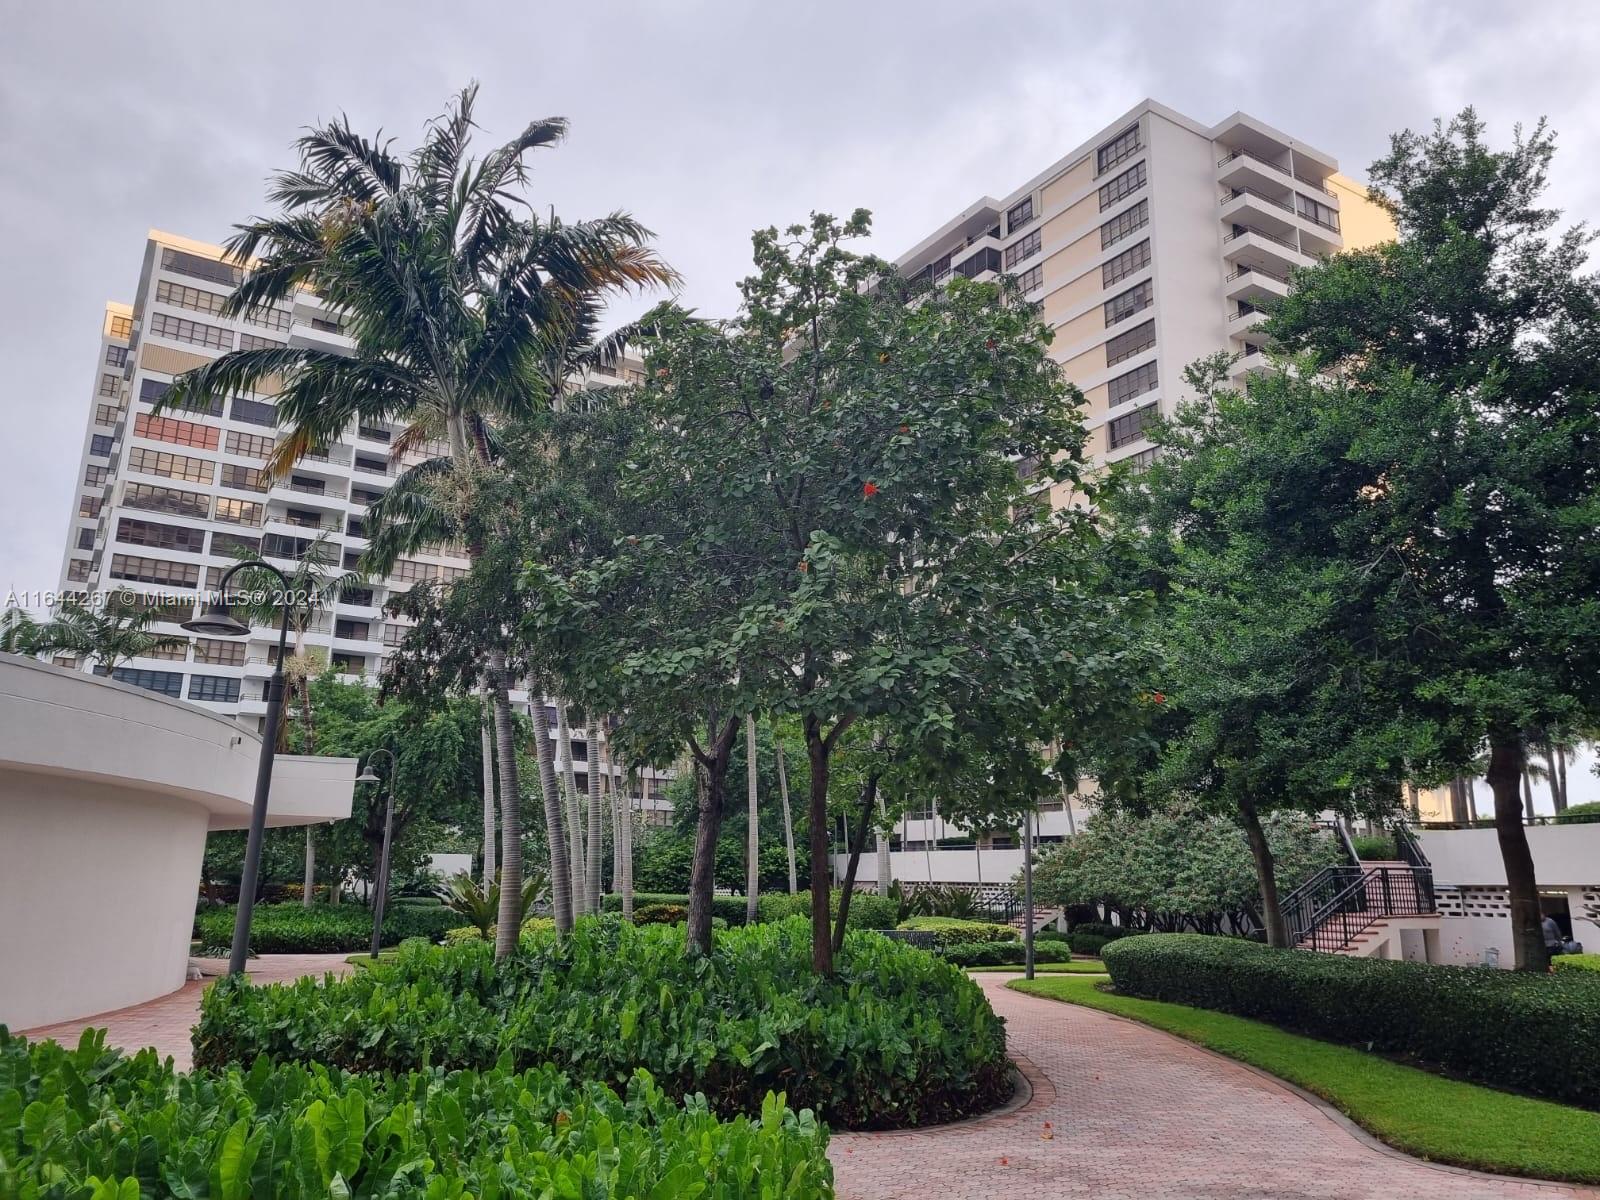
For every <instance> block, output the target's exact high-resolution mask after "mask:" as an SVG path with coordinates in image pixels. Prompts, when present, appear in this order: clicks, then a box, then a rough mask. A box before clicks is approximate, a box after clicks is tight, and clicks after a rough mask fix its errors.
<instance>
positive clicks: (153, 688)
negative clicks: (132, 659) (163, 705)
mask: <svg viewBox="0 0 1600 1200" xmlns="http://www.w3.org/2000/svg"><path fill="white" fill-rule="evenodd" d="M96 673H97V674H98V673H99V672H96ZM111 678H113V679H115V680H116V681H117V682H118V683H126V684H131V685H132V686H133V687H136V688H144V689H145V691H147V692H155V693H157V694H158V695H162V696H171V697H172V698H173V699H174V700H176V699H178V697H179V696H181V695H182V694H183V691H182V689H183V676H182V674H180V673H179V672H177V671H141V670H137V669H135V668H133V667H118V668H117V669H116V670H115V671H113V672H111Z"/></svg>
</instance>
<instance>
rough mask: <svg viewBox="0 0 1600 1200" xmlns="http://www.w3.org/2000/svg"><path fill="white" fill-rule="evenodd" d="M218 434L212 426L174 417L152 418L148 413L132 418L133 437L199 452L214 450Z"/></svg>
mask: <svg viewBox="0 0 1600 1200" xmlns="http://www.w3.org/2000/svg"><path fill="white" fill-rule="evenodd" d="M219 432H220V431H219V430H217V429H216V428H214V427H213V426H210V425H200V424H197V423H196V422H194V421H180V420H178V419H177V418H175V417H153V416H151V415H150V414H149V413H138V414H136V415H135V416H134V418H133V434H134V436H135V437H142V438H149V439H151V440H152V441H158V442H171V443H172V444H173V445H175V446H193V447H195V448H196V449H199V450H215V449H216V448H217V435H218V433H219Z"/></svg>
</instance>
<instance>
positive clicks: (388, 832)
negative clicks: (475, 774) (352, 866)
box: [356, 746, 394, 958]
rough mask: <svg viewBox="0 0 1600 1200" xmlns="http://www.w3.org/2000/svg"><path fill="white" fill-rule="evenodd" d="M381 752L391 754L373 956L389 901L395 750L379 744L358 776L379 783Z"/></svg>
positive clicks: (361, 780) (362, 780) (374, 912)
mask: <svg viewBox="0 0 1600 1200" xmlns="http://www.w3.org/2000/svg"><path fill="white" fill-rule="evenodd" d="M380 754H387V755H388V756H389V801H388V803H387V805H385V807H384V812H383V853H382V854H381V855H380V856H379V858H378V882H377V895H376V896H374V897H373V906H372V957H373V958H377V957H378V946H379V944H380V942H381V940H382V938H383V909H384V905H385V904H387V903H388V901H389V846H390V844H391V843H392V842H393V841H394V751H393V750H390V749H388V748H387V747H384V746H379V747H378V748H377V749H376V750H374V751H373V752H372V753H371V754H369V755H367V769H366V770H365V771H363V772H361V774H359V775H357V776H356V782H357V783H377V782H379V779H378V776H377V775H376V774H375V773H374V772H373V770H372V760H373V759H375V758H377V757H378V755H380Z"/></svg>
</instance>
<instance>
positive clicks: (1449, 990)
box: [1105, 934, 1600, 1108]
mask: <svg viewBox="0 0 1600 1200" xmlns="http://www.w3.org/2000/svg"><path fill="white" fill-rule="evenodd" d="M1105 964H1106V969H1107V970H1108V971H1109V972H1110V973H1111V981H1112V983H1114V984H1115V985H1116V988H1117V990H1118V991H1119V992H1126V993H1127V994H1129V995H1132V996H1142V997H1145V998H1147V999H1151V1000H1167V1001H1172V1002H1174V1003H1177V1004H1191V1005H1195V1006H1197V1007H1200V1008H1212V1009H1217V1010H1219V1011H1221V1012H1229V1013H1235V1014H1237V1015H1239V1016H1243V1017H1254V1018H1256V1019H1258V1020H1262V1021H1267V1022H1269V1023H1271V1024H1273V1025H1278V1026H1281V1027H1283V1028H1285V1029H1291V1030H1295V1031H1297V1032H1300V1033H1307V1034H1310V1035H1312V1036H1314V1037H1321V1038H1326V1039H1328V1040H1330V1041H1335V1042H1344V1043H1349V1044H1359V1045H1363V1046H1370V1047H1371V1048H1372V1049H1375V1050H1378V1051H1381V1052H1384V1053H1388V1054H1397V1055H1402V1056H1405V1057H1407V1058H1411V1059H1415V1060H1417V1061H1419V1062H1423V1063H1427V1064H1430V1065H1433V1066H1436V1067H1439V1068H1442V1069H1444V1070H1446V1071H1449V1072H1451V1073H1453V1074H1459V1075H1462V1076H1465V1077H1466V1078H1469V1079H1474V1080H1477V1081H1479V1082H1481V1083H1487V1084H1490V1085H1492V1086H1495V1087H1503V1088H1510V1089H1513V1090H1516V1091H1522V1092H1528V1093H1530V1094H1532V1095H1536V1096H1544V1097H1547V1098H1549V1099H1551V1100H1559V1101H1562V1102H1564V1103H1568V1104H1577V1105H1581V1106H1584V1107H1587V1108H1600V976H1596V975H1594V974H1591V973H1589V972H1586V971H1583V970H1562V971H1558V972H1557V973H1556V974H1554V975H1530V974H1525V973H1523V972H1519V971H1493V970H1485V969H1483V968H1481V967H1436V966H1429V965H1428V964H1426V963H1409V962H1394V961H1389V960H1385V959H1373V958H1345V957H1342V956H1340V955H1336V954H1312V953H1308V952H1306V951H1302V950H1273V949H1269V948H1268V947H1265V946H1258V945H1256V944H1254V943H1252V942H1246V941H1241V940H1238V939H1234V938H1221V937H1207V936H1204V935H1201V934H1151V935H1150V936H1148V937H1138V938H1125V939H1123V940H1121V941H1119V942H1117V943H1115V944H1114V945H1109V946H1107V947H1106V948H1105Z"/></svg>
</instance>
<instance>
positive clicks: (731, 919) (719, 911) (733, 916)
mask: <svg viewBox="0 0 1600 1200" xmlns="http://www.w3.org/2000/svg"><path fill="white" fill-rule="evenodd" d="M658 904H670V905H673V906H675V907H677V908H681V909H683V911H684V914H685V915H684V916H683V917H679V918H678V920H680V921H682V920H685V919H686V918H687V915H688V912H689V897H688V896H684V895H674V894H672V893H671V892H635V893H634V894H633V919H634V920H635V921H637V920H638V919H639V910H640V909H643V908H650V907H652V906H653V905H658ZM744 910H745V904H744V897H743V896H712V897H711V915H712V916H713V917H721V918H722V919H723V920H724V921H726V922H727V923H728V924H729V925H743V924H744ZM600 911H601V912H608V913H613V912H614V913H619V912H621V911H622V897H621V896H618V895H610V896H603V897H602V898H601V900H600Z"/></svg>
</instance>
